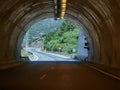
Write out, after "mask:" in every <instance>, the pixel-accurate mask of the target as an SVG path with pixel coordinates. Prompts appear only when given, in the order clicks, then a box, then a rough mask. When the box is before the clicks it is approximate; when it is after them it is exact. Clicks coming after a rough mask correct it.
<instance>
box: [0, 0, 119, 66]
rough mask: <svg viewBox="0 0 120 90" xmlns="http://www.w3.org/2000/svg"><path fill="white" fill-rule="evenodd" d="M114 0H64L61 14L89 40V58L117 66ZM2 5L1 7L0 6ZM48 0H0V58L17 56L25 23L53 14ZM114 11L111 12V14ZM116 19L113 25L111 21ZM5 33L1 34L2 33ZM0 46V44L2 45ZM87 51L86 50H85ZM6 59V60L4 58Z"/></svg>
mask: <svg viewBox="0 0 120 90" xmlns="http://www.w3.org/2000/svg"><path fill="white" fill-rule="evenodd" d="M0 2H1V1H0ZM117 2H118V1H115V2H113V0H68V1H67V11H66V16H65V18H66V19H67V18H69V19H72V20H74V21H76V22H77V23H78V24H80V25H81V26H82V27H83V28H84V30H86V32H87V33H88V35H89V37H91V40H92V43H93V44H92V46H93V47H92V48H93V49H90V51H92V50H93V51H92V52H93V53H92V55H91V60H90V61H91V62H95V63H99V64H105V65H109V66H115V67H119V65H120V63H119V50H117V49H116V46H117V44H118V43H117V41H116V40H114V39H117V38H116V35H117V37H118V33H117V32H118V31H117V30H118V29H119V25H117V24H119V20H118V22H117V19H118V18H119V13H118V12H116V11H117V10H118V8H119V5H118V4H117ZM3 9H4V10H3ZM53 12H54V11H53V1H52V0H26V1H24V0H16V1H15V2H14V0H9V1H4V2H2V4H1V11H0V13H1V22H2V23H1V24H0V25H1V28H2V29H1V30H3V33H2V34H0V35H1V37H2V38H5V40H4V42H3V43H4V45H5V46H4V45H3V46H2V47H3V48H4V49H1V50H2V51H1V52H2V53H1V58H2V59H3V60H2V61H1V62H5V63H8V62H16V60H17V61H19V60H20V52H19V51H20V49H21V47H20V45H21V42H22V39H23V36H24V34H25V32H26V31H27V30H28V28H29V25H30V24H33V23H35V22H36V20H38V19H44V18H49V17H54V14H53ZM113 13H115V14H113ZM115 20H116V23H117V24H116V25H115V22H114V21H115ZM6 35H7V36H8V37H5V36H6ZM2 47H1V48H2ZM89 55H90V54H89ZM113 58H115V60H113ZM4 59H6V60H7V61H8V62H6V61H4Z"/></svg>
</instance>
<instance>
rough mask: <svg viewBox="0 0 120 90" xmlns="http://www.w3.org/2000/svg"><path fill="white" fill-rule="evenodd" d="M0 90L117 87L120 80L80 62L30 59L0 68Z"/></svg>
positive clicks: (110, 89)
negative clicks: (4, 68) (16, 64)
mask: <svg viewBox="0 0 120 90" xmlns="http://www.w3.org/2000/svg"><path fill="white" fill-rule="evenodd" d="M0 90H120V81H119V80H116V79H114V78H111V77H109V76H106V75H104V74H102V73H100V72H98V71H96V70H94V69H91V68H89V67H88V66H86V65H85V64H81V63H76V62H75V63H74V62H73V63H70V62H66V63H56V62H54V63H51V64H45V63H41V62H30V63H28V64H24V65H22V66H20V67H16V68H13V69H9V70H5V71H1V72H0Z"/></svg>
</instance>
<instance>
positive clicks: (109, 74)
mask: <svg viewBox="0 0 120 90" xmlns="http://www.w3.org/2000/svg"><path fill="white" fill-rule="evenodd" d="M86 65H87V66H88V67H90V68H92V69H95V70H97V71H99V72H101V73H103V74H105V75H107V76H110V77H112V78H115V79H117V80H120V77H118V76H116V75H113V74H111V73H108V72H105V71H103V70H101V69H98V68H97V67H94V66H91V65H88V64H86Z"/></svg>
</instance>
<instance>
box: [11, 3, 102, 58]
mask: <svg viewBox="0 0 120 90" xmlns="http://www.w3.org/2000/svg"><path fill="white" fill-rule="evenodd" d="M41 3H42V2H41ZM39 4H40V3H39ZM48 6H49V5H48ZM48 6H47V7H44V6H43V7H38V8H36V10H35V11H34V10H32V11H30V12H28V13H27V14H26V15H24V16H23V17H21V19H20V20H19V22H18V24H17V26H18V27H20V28H22V30H20V32H17V33H19V34H18V36H17V41H16V42H15V43H16V44H15V47H16V48H15V49H14V56H15V57H16V59H17V60H20V55H21V53H20V51H21V43H22V40H23V37H24V35H25V33H26V32H27V30H28V29H29V28H30V27H31V25H33V24H34V23H36V22H38V21H40V20H43V19H46V18H54V15H53V12H52V9H53V8H52V7H51V5H50V7H48ZM68 7H69V4H68ZM41 8H43V9H41ZM75 9H76V8H72V10H71V9H68V10H67V12H66V16H65V19H68V20H70V21H72V22H75V23H76V24H77V25H78V26H80V27H82V28H83V29H84V32H85V33H86V34H85V35H87V36H86V37H88V39H89V41H88V42H89V43H90V45H89V47H90V50H89V54H88V55H89V56H88V60H97V59H98V58H99V47H100V46H99V45H98V46H97V45H96V43H95V42H97V44H98V42H99V39H98V36H97V33H96V32H95V31H92V29H91V30H90V28H89V27H87V24H91V22H89V21H87V17H86V16H85V15H83V14H78V13H80V11H79V10H77V9H76V10H75ZM50 11H51V12H50ZM31 12H32V13H31ZM29 13H30V14H29ZM30 15H31V16H32V15H35V16H34V17H31V18H29V19H28V17H29V16H30ZM26 18H27V19H28V20H27V19H26ZM83 20H85V21H87V24H86V23H84V22H83ZM18 27H15V29H14V31H15V33H16V31H18V30H17V29H18ZM91 31H92V32H91ZM13 34H14V33H13ZM94 34H96V37H94V36H95V35H94ZM94 38H96V39H97V41H96V40H94ZM12 40H13V39H12ZM12 43H13V42H12ZM93 44H94V45H93Z"/></svg>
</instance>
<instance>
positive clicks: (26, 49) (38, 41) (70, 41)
mask: <svg viewBox="0 0 120 90" xmlns="http://www.w3.org/2000/svg"><path fill="white" fill-rule="evenodd" d="M87 36H88V35H86V33H85V31H84V30H83V28H82V27H80V26H78V25H76V24H75V23H73V22H72V21H70V20H68V19H59V20H54V19H53V18H47V19H43V20H40V21H38V22H36V23H35V24H33V25H31V27H30V28H29V29H28V30H27V32H26V34H25V36H24V39H23V42H22V44H21V58H27V59H29V60H30V61H83V60H87V59H89V58H88V50H89V45H88V37H87Z"/></svg>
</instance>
